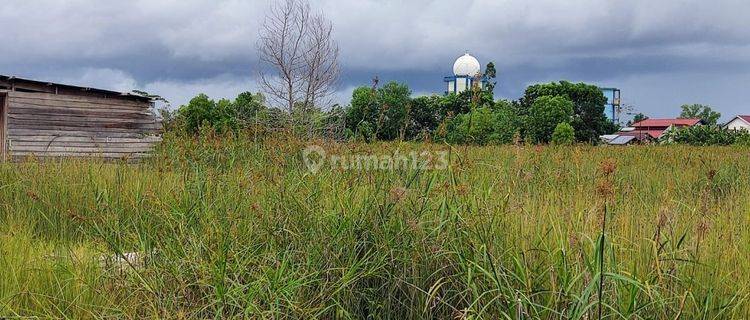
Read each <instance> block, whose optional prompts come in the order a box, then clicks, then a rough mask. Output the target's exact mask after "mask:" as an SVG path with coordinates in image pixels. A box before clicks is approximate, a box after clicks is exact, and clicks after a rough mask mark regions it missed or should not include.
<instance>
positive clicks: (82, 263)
mask: <svg viewBox="0 0 750 320" xmlns="http://www.w3.org/2000/svg"><path fill="white" fill-rule="evenodd" d="M317 143H318V144H320V145H321V146H323V147H324V148H325V149H326V151H327V152H328V153H329V154H366V153H375V154H378V155H383V154H391V153H394V152H396V150H398V151H399V152H401V153H403V152H407V151H410V150H417V151H423V150H425V149H427V150H432V151H437V150H447V151H450V166H449V167H448V168H447V169H445V170H420V169H397V170H367V171H364V170H359V171H358V170H341V169H336V168H333V169H331V168H328V167H325V166H324V167H323V168H321V170H320V171H319V172H317V173H316V174H313V173H310V172H309V171H308V170H307V169H306V167H305V166H304V164H303V161H302V159H301V156H300V150H302V149H303V148H304V147H305V146H306V145H307V144H308V142H303V141H297V140H293V139H288V140H284V139H275V140H267V141H263V142H256V141H253V139H246V138H231V137H214V136H209V137H204V138H199V139H190V138H175V137H166V139H165V142H164V143H163V145H162V146H161V149H160V150H159V151H158V152H157V154H156V156H155V157H153V158H152V159H150V160H148V161H145V162H142V163H140V164H125V163H122V164H120V163H105V162H98V161H82V160H62V161H57V160H54V161H43V162H39V161H33V160H30V161H26V162H21V163H5V164H0V317H15V316H31V317H43V318H47V317H52V318H72V319H85V318H142V317H150V318H152V317H153V318H235V317H236V318H263V319H287V318H292V319H298V318H302V319H314V318H321V319H332V318H338V319H349V318H352V319H359V318H371V319H428V318H430V319H452V318H458V319H479V318H486V319H536V318H540V319H597V318H599V312H600V311H599V309H600V308H601V315H602V318H605V319H747V318H750V301H748V300H749V299H750V178H748V177H749V176H748V174H750V157H749V155H750V149H744V148H730V147H684V146H668V147H659V146H637V147H625V148H609V147H588V146H578V147H560V148H556V147H517V146H504V147H463V146H461V147H454V148H450V147H449V146H447V145H442V144H417V143H376V144H370V145H367V144H337V143H324V142H317ZM132 252H135V253H136V255H137V256H138V259H124V258H125V254H126V253H132ZM113 256H120V257H121V259H119V260H120V261H119V262H117V261H115V263H107V261H111V260H113V259H112V258H111V257H113ZM108 257H110V258H108ZM114 260H118V259H114ZM133 260H135V261H133ZM123 261H124V262H123ZM602 279H603V282H602V281H601V280H602Z"/></svg>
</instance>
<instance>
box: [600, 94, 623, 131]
mask: <svg viewBox="0 0 750 320" xmlns="http://www.w3.org/2000/svg"><path fill="white" fill-rule="evenodd" d="M599 90H601V91H602V93H603V94H604V96H605V97H607V104H605V105H604V115H606V116H607V118H608V119H609V120H610V121H612V123H620V115H619V114H620V112H619V111H620V106H621V105H620V102H621V100H620V89H617V88H599Z"/></svg>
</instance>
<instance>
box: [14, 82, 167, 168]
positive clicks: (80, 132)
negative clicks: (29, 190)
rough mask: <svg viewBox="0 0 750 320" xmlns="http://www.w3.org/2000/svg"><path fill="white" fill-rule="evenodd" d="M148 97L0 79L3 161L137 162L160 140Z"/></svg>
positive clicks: (159, 127)
mask: <svg viewBox="0 0 750 320" xmlns="http://www.w3.org/2000/svg"><path fill="white" fill-rule="evenodd" d="M152 107H153V102H152V101H151V99H150V98H148V97H143V96H139V95H133V94H127V93H120V92H114V91H108V90H101V89H92V88H84V87H78V86H71V85H64V84H57V83H48V82H42V81H34V80H28V79H20V78H16V77H8V76H2V75H0V150H2V158H3V159H22V158H27V157H29V156H33V157H40V158H44V157H101V158H108V159H120V158H122V159H137V158H142V157H144V156H147V155H148V154H149V152H151V151H152V149H153V147H154V145H155V144H156V143H157V142H159V141H160V137H159V134H160V130H161V123H159V121H158V120H157V118H156V116H155V115H154V114H153V112H152V110H151V109H152Z"/></svg>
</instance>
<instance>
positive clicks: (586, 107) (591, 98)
mask: <svg viewBox="0 0 750 320" xmlns="http://www.w3.org/2000/svg"><path fill="white" fill-rule="evenodd" d="M544 96H563V97H566V98H567V99H568V100H570V101H571V102H572V103H573V115H574V116H573V117H572V119H571V122H570V124H571V125H572V126H573V128H575V132H576V139H577V140H578V141H581V142H595V141H598V140H599V136H600V135H602V134H608V133H613V132H615V131H617V129H618V128H617V126H616V125H615V124H613V123H612V122H611V121H609V120H608V119H607V117H606V116H605V115H604V105H605V104H606V103H607V98H606V97H605V96H604V94H603V93H602V92H601V90H600V89H599V87H597V86H595V85H590V84H586V83H571V82H567V81H560V82H551V83H545V84H536V85H532V86H529V87H528V88H526V91H525V93H524V96H523V97H522V98H521V99H520V100H519V103H520V107H521V108H520V113H521V114H522V115H525V114H528V113H530V112H531V108H533V106H534V103H535V102H536V100H537V99H539V98H541V97H544ZM553 128H554V127H553ZM550 132H551V131H550Z"/></svg>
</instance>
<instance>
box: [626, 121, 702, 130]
mask: <svg viewBox="0 0 750 320" xmlns="http://www.w3.org/2000/svg"><path fill="white" fill-rule="evenodd" d="M699 123H701V119H646V120H643V121H639V122H636V123H634V124H632V125H631V126H632V127H636V128H638V127H669V126H672V125H674V126H678V127H680V126H694V125H697V124H699Z"/></svg>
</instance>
